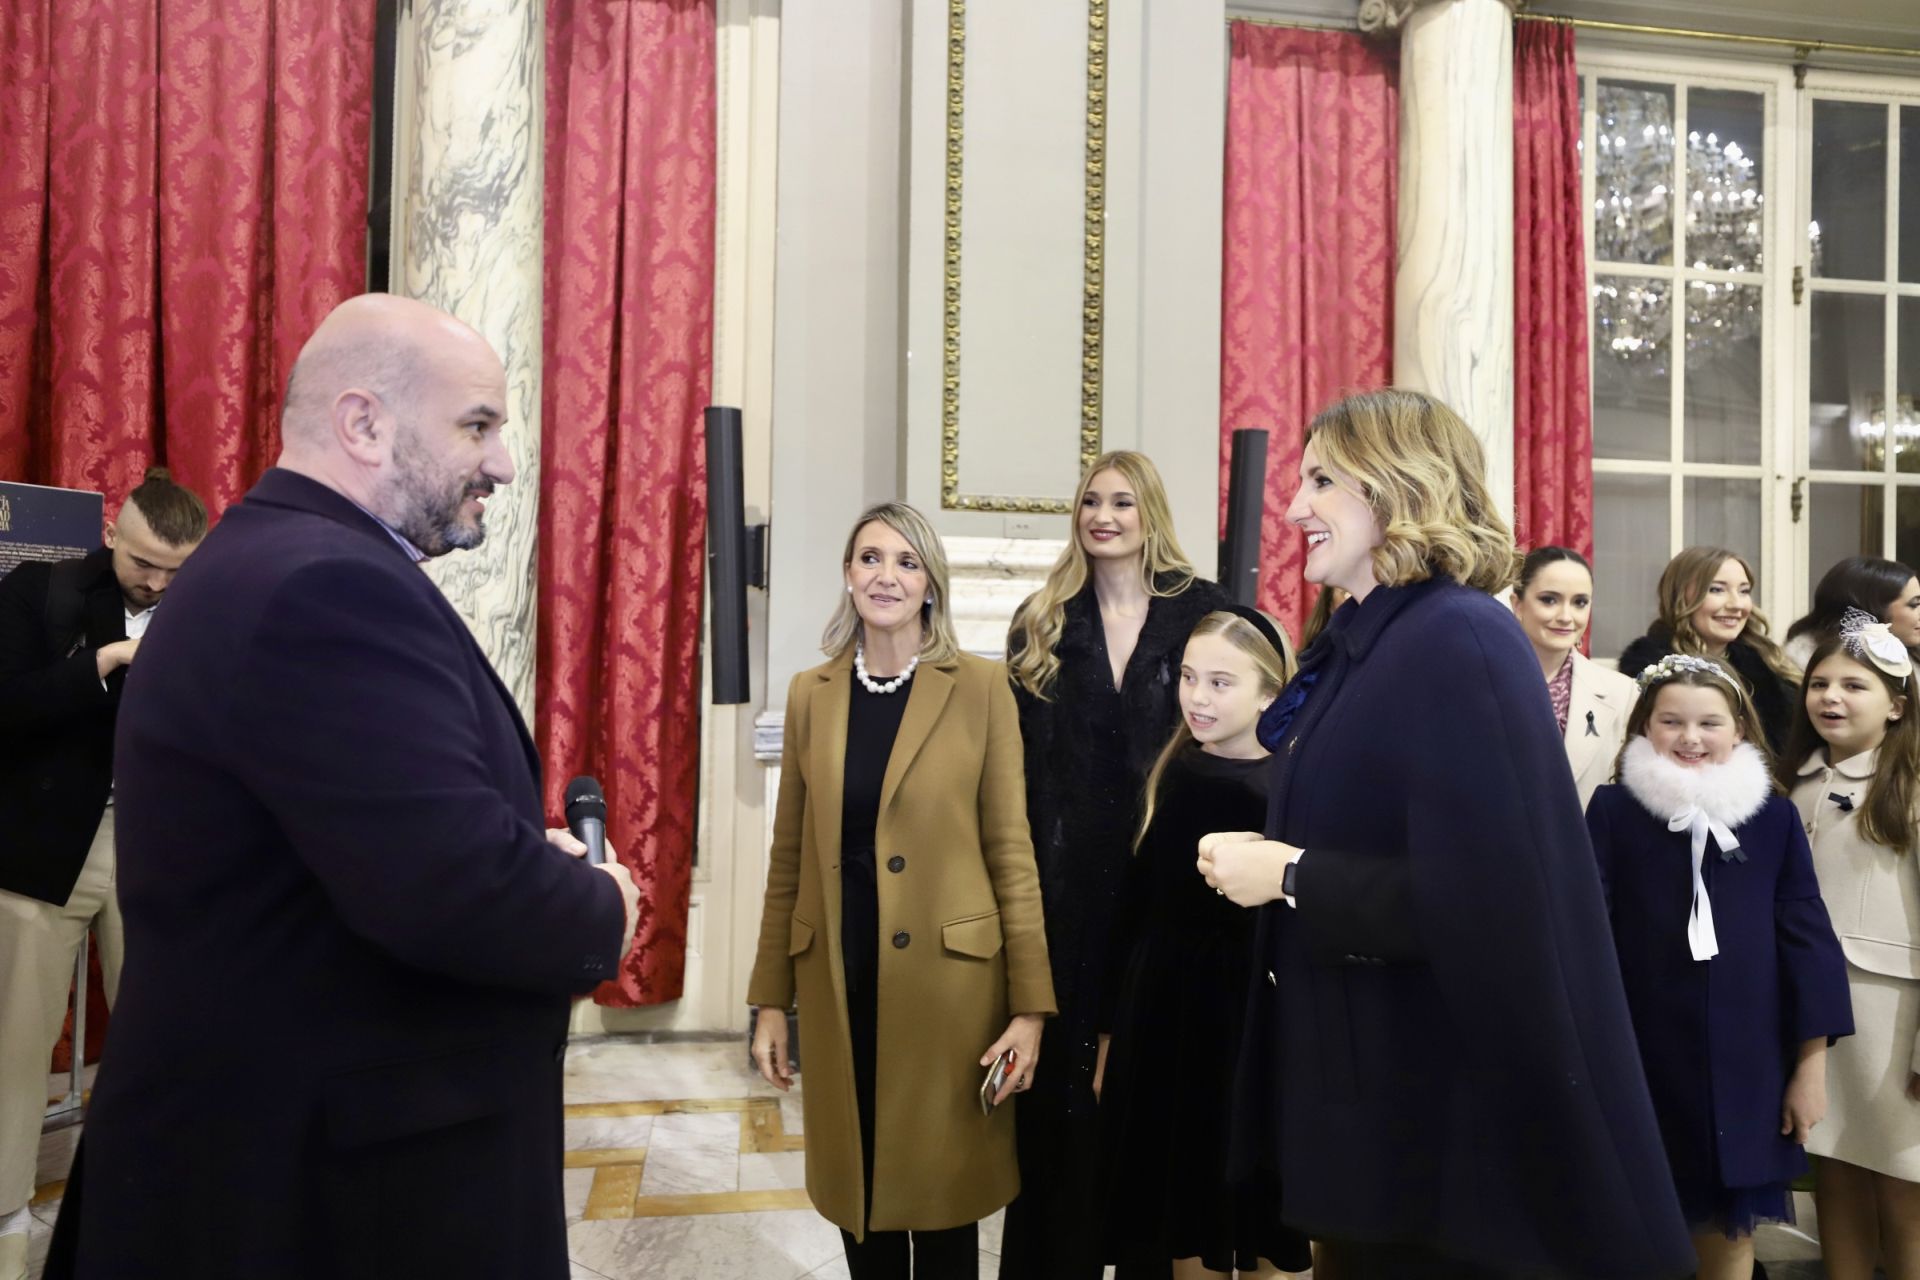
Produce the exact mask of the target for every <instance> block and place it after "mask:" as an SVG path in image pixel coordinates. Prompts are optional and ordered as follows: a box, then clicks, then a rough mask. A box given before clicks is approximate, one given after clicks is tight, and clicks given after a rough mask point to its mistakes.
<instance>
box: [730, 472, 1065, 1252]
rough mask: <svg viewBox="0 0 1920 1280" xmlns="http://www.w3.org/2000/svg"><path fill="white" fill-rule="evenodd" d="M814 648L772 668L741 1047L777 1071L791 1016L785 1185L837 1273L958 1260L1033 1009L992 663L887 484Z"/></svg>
mask: <svg viewBox="0 0 1920 1280" xmlns="http://www.w3.org/2000/svg"><path fill="white" fill-rule="evenodd" d="M842 569H843V574H844V577H845V580H846V597H845V598H844V599H843V600H842V601H841V604H840V607H839V608H838V610H837V611H836V612H835V614H834V616H833V619H832V621H831V622H829V623H828V625H827V631H826V635H825V637H824V639H823V642H822V645H821V647H822V648H823V649H824V650H825V651H826V653H827V654H828V655H829V657H828V661H827V662H825V663H824V664H822V665H821V666H818V667H815V668H813V669H812V670H810V671H803V672H801V673H800V674H799V675H797V676H795V677H794V679H793V684H792V685H791V687H790V688H789V690H788V693H787V721H786V741H785V746H784V749H783V751H782V755H781V768H780V796H779V801H778V805H777V807H776V810H775V816H774V837H773V848H772V850H771V854H770V862H771V866H770V867H769V869H768V873H767V895H766V906H765V912H764V915H763V916H762V919H761V925H760V952H759V957H758V959H757V960H756V961H755V963H754V968H753V978H752V982H751V985H750V987H749V989H748V993H747V999H748V1000H749V1001H750V1002H752V1003H753V1004H755V1005H757V1006H758V1011H757V1013H756V1015H755V1025H754V1037H753V1056H754V1061H755V1063H756V1064H757V1065H758V1066H759V1068H760V1073H761V1074H762V1075H763V1076H764V1077H766V1079H767V1080H768V1082H769V1083H771V1084H772V1085H773V1086H774V1087H775V1088H777V1089H781V1090H783V1091H784V1090H785V1089H787V1088H789V1087H790V1085H791V1083H792V1079H793V1072H792V1068H791V1066H790V1064H789V1061H788V1056H787V1020H786V1010H787V1006H788V1005H789V1004H790V1003H791V1002H792V1001H793V999H794V996H795V994H796V992H797V994H798V996H799V1003H800V1013H801V1016H802V1017H803V1018H805V1019H806V1023H807V1032H808V1034H807V1089H806V1091H805V1093H804V1095H803V1103H804V1107H805V1114H806V1130H807V1193H808V1195H809V1196H810V1197H811V1198H812V1200H813V1203H814V1205H815V1207H817V1208H818V1209H819V1210H820V1213H821V1215H822V1216H824V1217H825V1218H826V1219H827V1220H828V1221H830V1222H832V1223H833V1224H834V1225H836V1226H838V1227H839V1228H840V1229H841V1232H842V1234H843V1235H844V1237H845V1239H846V1248H847V1266H848V1270H849V1271H850V1272H851V1274H852V1276H853V1280H907V1278H908V1276H909V1275H911V1276H913V1277H915V1278H916V1280H954V1278H958V1277H964V1278H965V1280H973V1277H975V1276H977V1275H978V1268H979V1234H978V1223H979V1220H980V1219H981V1218H983V1217H985V1216H987V1215H988V1214H990V1213H992V1212H993V1211H994V1210H996V1209H998V1208H1000V1207H1001V1206H1002V1205H1004V1204H1006V1203H1007V1201H1009V1200H1011V1199H1012V1198H1013V1196H1014V1193H1015V1192H1016V1191H1017V1190H1018V1189H1019V1185H1020V1175H1019V1170H1018V1166H1017V1164H1016V1160H1015V1154H1014V1115H1013V1108H1011V1107H995V1108H993V1109H991V1110H990V1111H989V1113H988V1114H982V1111H983V1105H982V1103H983V1096H982V1091H981V1082H982V1077H983V1076H985V1075H986V1074H987V1073H988V1071H989V1069H990V1068H992V1067H993V1066H994V1064H995V1063H996V1061H997V1060H1000V1059H1002V1058H1003V1057H1004V1058H1005V1060H1006V1063H1007V1066H1006V1069H1005V1072H1004V1075H1003V1077H1002V1079H1001V1081H1000V1085H999V1087H998V1088H997V1089H996V1090H994V1091H993V1093H992V1094H991V1095H990V1096H989V1097H987V1098H986V1099H985V1101H988V1102H991V1103H995V1104H997V1103H999V1102H1001V1101H1004V1100H1005V1099H1006V1098H1008V1097H1010V1096H1012V1095H1013V1094H1014V1093H1015V1092H1017V1091H1021V1090H1025V1089H1026V1088H1028V1087H1029V1086H1030V1085H1031V1084H1032V1082H1033V1079H1034V1071H1035V1069H1036V1068H1037V1067H1038V1066H1039V1061H1040V1028H1041V1024H1042V1022H1043V1020H1044V1019H1045V1018H1046V1017H1047V1016H1048V1015H1049V1014H1051V1013H1053V1011H1054V1002H1053V981H1052V977H1051V974H1050V971H1049V968H1048V964H1047V942H1046V934H1045V928H1044V926H1043V924H1042V923H1041V915H1040V885H1039V879H1038V876H1037V875H1036V873H1035V871H1034V862H1033V844H1032V841H1031V840H1030V839H1029V838H1028V836H1027V815H1026V783H1025V775H1024V771H1023V767H1022V764H1021V743H1020V726H1019V720H1018V714H1017V712H1016V710H1015V708H1014V701H1013V692H1012V689H1011V688H1010V687H1009V685H1008V683H1007V675H1006V669H1005V667H1004V666H1002V665H1001V664H1000V663H998V662H991V661H988V660H986V659H983V658H976V657H973V656H971V655H969V654H965V653H962V652H960V648H959V645H958V644H957V643H956V642H955V640H954V635H953V626H952V623H951V621H950V620H949V617H948V613H947V564H946V556H945V554H944V552H943V551H942V549H941V545H940V539H939V536H938V535H937V534H935V533H934V531H933V527H932V526H931V525H930V524H928V523H927V520H926V517H924V516H922V515H921V514H920V513H919V512H918V511H916V510H914V509H913V508H912V507H909V506H907V505H905V504H904V503H897V502H889V503H882V504H881V505H879V506H876V507H873V508H871V509H870V510H868V511H866V512H864V513H863V514H862V515H861V517H860V519H859V520H858V521H856V522H855V524H854V527H853V532H852V533H851V534H850V535H849V537H848V539H847V549H846V554H845V556H844V558H843V561H842Z"/></svg>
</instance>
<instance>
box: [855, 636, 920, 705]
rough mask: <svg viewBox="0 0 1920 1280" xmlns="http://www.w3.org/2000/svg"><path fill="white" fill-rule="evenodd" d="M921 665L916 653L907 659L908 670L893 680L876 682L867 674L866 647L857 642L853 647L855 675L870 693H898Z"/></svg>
mask: <svg viewBox="0 0 1920 1280" xmlns="http://www.w3.org/2000/svg"><path fill="white" fill-rule="evenodd" d="M919 665H920V655H919V654H917V653H916V654H914V655H913V656H912V657H911V658H908V659H907V669H906V670H905V671H902V672H901V673H900V674H899V675H897V676H895V677H894V678H893V679H891V680H885V681H881V680H875V679H874V678H873V677H872V676H870V675H868V674H867V648H866V646H865V645H864V644H861V643H859V642H857V641H856V642H855V643H854V646H853V674H854V675H856V676H858V677H859V678H860V684H861V687H862V688H864V689H866V691H867V692H868V693H898V692H899V691H900V686H901V685H903V684H905V683H906V682H907V681H908V680H909V679H910V678H911V677H912V676H913V669H914V668H915V667H917V666H919Z"/></svg>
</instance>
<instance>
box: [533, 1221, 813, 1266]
mask: <svg viewBox="0 0 1920 1280" xmlns="http://www.w3.org/2000/svg"><path fill="white" fill-rule="evenodd" d="M567 1240H568V1243H569V1247H570V1251H571V1254H572V1257H573V1259H574V1261H575V1262H577V1263H579V1264H581V1265H583V1266H586V1267H588V1268H590V1269H591V1270H594V1271H597V1272H599V1273H600V1274H601V1275H603V1276H606V1277H607V1278H608V1280H800V1277H802V1276H807V1275H810V1274H812V1273H813V1272H815V1271H818V1270H819V1269H820V1268H822V1267H825V1266H828V1265H830V1264H831V1263H833V1262H834V1261H835V1260H836V1259H838V1258H839V1257H840V1253H841V1248H840V1232H839V1230H838V1229H837V1228H835V1227H834V1226H833V1225H832V1224H831V1223H829V1222H827V1220H826V1219H824V1218H822V1217H821V1216H820V1215H819V1214H817V1213H812V1212H799V1211H795V1212H787V1213H736V1214H714V1215H709V1216H702V1217H692V1218H632V1219H626V1220H621V1221H607V1222H578V1223H575V1224H574V1225H573V1226H572V1227H571V1228H569V1229H568V1231H567ZM826 1274H828V1275H835V1274H838V1275H841V1276H844V1275H845V1274H846V1273H845V1272H844V1271H841V1272H838V1273H835V1272H827V1273H826Z"/></svg>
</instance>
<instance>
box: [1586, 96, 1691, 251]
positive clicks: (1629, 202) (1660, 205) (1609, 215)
mask: <svg viewBox="0 0 1920 1280" xmlns="http://www.w3.org/2000/svg"><path fill="white" fill-rule="evenodd" d="M1673 103H1674V91H1673V86H1672V85H1670V84H1627V83H1622V82H1620V81H1614V80H1602V81H1601V82H1600V92H1599V96H1598V99H1597V101H1596V103H1595V119H1594V131H1593V132H1594V163H1593V172H1594V183H1593V190H1594V209H1593V257H1594V261H1596V262H1633V263H1639V264H1641V265H1657V266H1665V265H1668V264H1670V263H1672V261H1673Z"/></svg>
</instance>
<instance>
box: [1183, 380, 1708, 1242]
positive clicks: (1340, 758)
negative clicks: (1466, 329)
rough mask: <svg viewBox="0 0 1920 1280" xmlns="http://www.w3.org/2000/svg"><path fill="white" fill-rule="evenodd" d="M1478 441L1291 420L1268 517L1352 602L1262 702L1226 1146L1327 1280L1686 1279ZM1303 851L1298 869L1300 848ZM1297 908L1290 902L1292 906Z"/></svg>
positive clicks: (1386, 406)
mask: <svg viewBox="0 0 1920 1280" xmlns="http://www.w3.org/2000/svg"><path fill="white" fill-rule="evenodd" d="M1484 471H1485V461H1484V457H1483V455H1482V453H1481V450H1480V446H1479V443H1478V442H1477V441H1476V440H1475V439H1474V437H1473V434H1472V432H1471V431H1470V430H1469V429H1468V428H1467V426H1466V424H1465V423H1463V422H1461V421H1460V419H1459V418H1458V417H1457V416H1455V415H1454V414H1453V413H1452V412H1451V411H1449V410H1448V409H1447V408H1446V407H1445V406H1444V405H1441V404H1439V403H1437V402H1435V401H1433V400H1431V399H1429V398H1427V397H1425V396H1422V395H1419V394H1417V393H1414V392H1408V391H1398V390H1385V391H1380V392H1375V393H1371V394H1367V395H1360V396H1354V397H1351V398H1349V399H1347V400H1344V401H1342V402H1340V403H1338V404H1336V405H1334V406H1333V407H1331V408H1329V409H1328V410H1326V411H1325V412H1323V413H1322V414H1321V415H1320V416H1319V417H1318V418H1316V419H1315V420H1314V422H1313V424H1312V426H1311V427H1310V428H1309V429H1308V438H1307V444H1306V448H1305V451H1304V454H1303V457H1302V459H1301V489H1300V492H1299V493H1298V494H1296V496H1295V498H1294V501H1293V504H1292V506H1291V507H1290V508H1289V510H1288V513H1287V518H1288V520H1289V521H1290V522H1291V523H1292V524H1294V525H1295V526H1296V527H1297V528H1299V529H1300V530H1301V531H1302V533H1303V534H1304V535H1305V537H1306V539H1307V544H1308V555H1307V562H1306V577H1307V579H1308V580H1309V581H1314V582H1319V583H1322V584H1324V585H1331V586H1338V587H1341V588H1343V589H1345V590H1347V591H1349V592H1351V593H1352V595H1353V601H1352V602H1350V603H1348V604H1347V605H1344V606H1342V608H1341V609H1340V611H1339V612H1338V613H1337V614H1336V615H1335V617H1334V619H1333V621H1332V623H1331V625H1330V627H1329V629H1328V631H1327V632H1326V633H1325V634H1324V635H1323V636H1322V637H1321V638H1320V639H1319V640H1318V641H1316V642H1315V644H1314V645H1313V646H1312V647H1311V648H1310V649H1309V651H1308V652H1307V653H1306V654H1305V655H1303V659H1302V663H1303V665H1302V671H1301V674H1300V675H1299V676H1297V677H1296V678H1295V681H1294V683H1293V684H1292V685H1290V686H1289V688H1288V690H1287V692H1286V693H1284V694H1283V695H1282V696H1281V698H1280V699H1279V700H1278V701H1277V702H1275V704H1274V705H1273V706H1272V707H1271V708H1269V710H1268V712H1267V719H1266V723H1264V724H1263V733H1262V737H1263V740H1264V741H1266V742H1267V743H1268V745H1269V748H1270V749H1271V750H1272V751H1273V753H1274V757H1273V758H1274V766H1273V767H1274V775H1273V780H1272V785H1271V788H1270V802H1269V807H1268V815H1267V827H1266V838H1265V839H1262V838H1261V836H1260V835H1259V834H1257V833H1251V832H1232V833H1225V834H1220V835H1214V836H1209V837H1208V838H1207V839H1206V840H1205V841H1203V842H1202V846H1201V850H1200V858H1199V869H1200V871H1201V873H1202V875H1204V876H1205V877H1206V878H1207V880H1208V882H1209V883H1212V884H1214V885H1215V887H1216V888H1218V889H1219V890H1220V891H1221V892H1223V893H1224V894H1225V895H1226V896H1228V897H1230V898H1232V899H1233V900H1234V901H1236V902H1240V903H1241V904H1242V905H1249V906H1251V905H1257V904H1261V903H1267V904H1269V905H1267V906H1266V907H1265V908H1264V910H1263V911H1262V919H1261V923H1260V937H1259V945H1260V946H1261V947H1262V948H1263V955H1264V967H1265V968H1266V972H1265V973H1264V974H1263V975H1261V976H1262V977H1263V978H1264V979H1265V980H1264V981H1262V980H1258V979H1256V981H1255V984H1254V989H1253V995H1252V998H1251V1002H1250V1008H1249V1026H1248V1032H1247V1038H1246V1041H1245V1044H1244V1047H1243V1050H1242V1057H1241V1063H1240V1071H1239V1081H1238V1085H1237V1095H1238V1099H1239V1103H1240V1106H1241V1108H1242V1112H1243V1114H1244V1115H1245V1116H1247V1117H1248V1123H1247V1124H1246V1125H1244V1126H1243V1133H1244V1135H1245V1136H1244V1138H1243V1140H1242V1142H1241V1144H1240V1150H1239V1151H1238V1152H1237V1153H1236V1163H1237V1164H1239V1165H1240V1166H1241V1167H1242V1168H1243V1169H1251V1168H1259V1169H1260V1170H1261V1171H1262V1172H1263V1173H1264V1174H1266V1175H1267V1176H1268V1177H1271V1178H1277V1179H1278V1181H1279V1183H1280V1185H1281V1186H1282V1187H1283V1188H1284V1191H1283V1193H1282V1195H1283V1199H1282V1206H1281V1208H1282V1216H1283V1217H1284V1218H1285V1220H1286V1221H1287V1222H1288V1223H1289V1224H1290V1225H1292V1226H1295V1227H1297V1228H1299V1229H1301V1230H1303V1231H1306V1232H1307V1233H1308V1234H1309V1235H1311V1236H1313V1237H1314V1238H1315V1239H1316V1240H1318V1241H1320V1242H1321V1244H1322V1255H1321V1259H1322V1262H1323V1263H1324V1264H1326V1265H1327V1267H1328V1270H1329V1271H1333V1272H1337V1274H1338V1275H1339V1276H1340V1277H1342V1278H1343V1280H1354V1278H1355V1277H1358V1278H1360V1280H1374V1278H1375V1277H1379V1278H1380V1280H1388V1278H1390V1280H1413V1278H1415V1277H1434V1276H1445V1277H1456V1276H1457V1277H1469V1276H1472V1277H1479V1276H1502V1275H1526V1276H1540V1275H1546V1276H1571V1277H1594V1278H1601V1277H1621V1278H1622V1280H1625V1278H1627V1277H1631V1278H1632V1280H1658V1278H1659V1277H1666V1276H1679V1275H1684V1274H1686V1273H1687V1272H1688V1271H1689V1270H1690V1269H1691V1265H1692V1261H1693V1251H1692V1249H1691V1248H1690V1246H1689V1242H1688V1238H1687V1232H1686V1229H1685V1227H1684V1226H1683V1224H1682V1222H1681V1217H1680V1213H1679V1208H1678V1205H1677V1204H1676V1202H1675V1197H1674V1192H1673V1187H1672V1182H1671V1179H1670V1178H1669V1176H1668V1171H1667V1165H1666V1159H1665V1155H1664V1153H1663V1151H1662V1149H1661V1144H1660V1134H1659V1130H1658V1128H1657V1126H1656V1123H1655V1120H1654V1115H1653V1109H1652V1106H1651V1104H1650V1102H1649V1100H1648V1094H1647V1086H1646V1080H1645V1077H1644V1076H1643V1074H1642V1071H1641V1066H1640V1060H1639V1054H1638V1052H1637V1051H1636V1048H1635V1043H1634V1038H1633V1028H1632V1025H1631V1022H1630V1021H1629V1018H1628V1013H1627V1006H1626V1001H1625V998H1624V996H1623V995H1622V992H1621V985H1620V978H1619V970H1618V965H1617V963H1616V961H1615V957H1614V951H1613V942H1612V939H1611V937H1610V936H1609V932H1608V928H1607V918H1606V912H1605V908H1604V906H1603V902H1602V896H1601V890H1600V882H1599V877H1598V875H1597V874H1596V871H1595V868H1594V863H1593V855H1592V850H1591V847H1590V845H1589V843H1588V840H1587V832H1586V827H1585V824H1584V823H1583V821H1582V818H1581V813H1580V806H1579V801H1578V799H1577V797H1576V795H1575V792H1574V786H1573V779H1572V775H1571V774H1569V773H1568V771H1567V767H1566V755H1565V752H1564V751H1563V749H1562V747H1561V742H1560V736H1559V734H1558V733H1557V732H1556V728H1555V723H1554V717H1553V710H1552V707H1551V705H1550V703H1549V701H1548V697H1547V692H1546V688H1545V686H1544V685H1543V684H1542V683H1541V681H1540V678H1539V674H1538V672H1539V664H1538V663H1537V662H1536V661H1535V660H1534V658H1533V655H1532V652H1531V650H1530V649H1529V647H1528V644H1527V640H1526V638H1525V636H1524V635H1523V634H1522V632H1521V631H1520V628H1519V625H1518V624H1517V623H1516V622H1515V621H1514V618H1513V615H1512V614H1511V613H1510V612H1509V611H1508V610H1507V608H1506V607H1505V606H1503V605H1502V604H1500V603H1499V602H1498V601H1497V600H1495V599H1493V598H1492V597H1491V596H1490V595H1488V594H1487V593H1488V592H1489V591H1497V590H1499V589H1500V588H1501V587H1503V586H1505V585H1506V584H1507V583H1508V582H1510V581H1511V579H1512V575H1513V572H1514V569H1515V567H1516V565H1517V562H1518V556H1517V555H1516V553H1515V551H1514V548H1513V539H1512V535H1511V534H1510V533H1509V532H1508V531H1507V528H1506V526H1505V524H1504V523H1503V522H1502V521H1501V519H1500V517H1499V515H1498V514H1497V512H1496V511H1495V509H1494V506H1493V503H1492V500H1491V498H1490V497H1489V495H1488V493H1487V490H1486V486H1485V482H1484V480H1483V478H1482V477H1483V475H1484ZM1303 851H1304V852H1303ZM1283 886H1284V888H1283Z"/></svg>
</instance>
